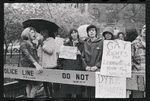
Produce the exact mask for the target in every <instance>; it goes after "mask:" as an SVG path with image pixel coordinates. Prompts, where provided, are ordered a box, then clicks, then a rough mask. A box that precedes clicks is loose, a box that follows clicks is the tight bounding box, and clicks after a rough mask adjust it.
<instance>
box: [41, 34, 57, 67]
mask: <svg viewBox="0 0 150 101" xmlns="http://www.w3.org/2000/svg"><path fill="white" fill-rule="evenodd" d="M41 48H42V49H41V52H40V53H41V56H40V64H41V65H42V67H43V68H46V69H50V68H55V67H57V59H58V55H57V54H56V50H55V39H54V38H51V37H50V38H47V39H46V40H45V41H44V42H43V46H42V47H41Z"/></svg>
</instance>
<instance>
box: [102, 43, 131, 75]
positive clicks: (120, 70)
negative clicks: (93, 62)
mask: <svg viewBox="0 0 150 101" xmlns="http://www.w3.org/2000/svg"><path fill="white" fill-rule="evenodd" d="M101 73H102V74H103V75H108V76H119V77H129V78H131V43H130V42H126V41H122V40H105V41H104V47H103V56H102V64H101Z"/></svg>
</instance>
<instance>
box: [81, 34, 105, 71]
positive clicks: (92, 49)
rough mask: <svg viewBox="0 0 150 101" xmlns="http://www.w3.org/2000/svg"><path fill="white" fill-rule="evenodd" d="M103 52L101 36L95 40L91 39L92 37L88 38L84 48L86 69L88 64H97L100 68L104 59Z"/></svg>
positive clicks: (83, 58)
mask: <svg viewBox="0 0 150 101" xmlns="http://www.w3.org/2000/svg"><path fill="white" fill-rule="evenodd" d="M102 53H103V39H102V38H101V37H98V38H97V39H96V40H94V41H93V42H92V41H91V39H88V40H87V41H86V42H85V43H84V50H83V53H82V60H83V66H84V70H85V69H86V67H87V66H91V67H92V66H97V67H98V68H100V67H101V61H102Z"/></svg>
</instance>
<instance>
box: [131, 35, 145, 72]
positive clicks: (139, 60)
mask: <svg viewBox="0 0 150 101" xmlns="http://www.w3.org/2000/svg"><path fill="white" fill-rule="evenodd" d="M131 51H132V67H133V68H132V69H133V70H136V71H141V70H144V71H145V56H146V53H145V52H146V43H145V42H144V41H142V39H141V37H137V38H136V40H134V41H133V42H132V44H131Z"/></svg>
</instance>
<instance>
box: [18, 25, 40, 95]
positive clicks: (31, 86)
mask: <svg viewBox="0 0 150 101" xmlns="http://www.w3.org/2000/svg"><path fill="white" fill-rule="evenodd" d="M35 34H36V31H35V29H34V28H32V27H27V28H25V29H24V30H23V32H22V34H21V38H22V40H23V42H22V43H21V45H20V51H21V53H22V56H21V61H20V65H21V66H22V67H29V68H36V69H37V71H38V73H41V72H42V67H41V66H40V65H39V64H38V56H37V50H36V48H35V46H34V44H33V42H32V41H33V40H34V39H35V38H36V37H35ZM23 82H24V83H26V84H27V86H26V93H27V98H34V97H35V96H36V92H37V90H38V89H39V88H40V85H39V82H37V81H23Z"/></svg>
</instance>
